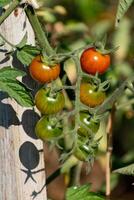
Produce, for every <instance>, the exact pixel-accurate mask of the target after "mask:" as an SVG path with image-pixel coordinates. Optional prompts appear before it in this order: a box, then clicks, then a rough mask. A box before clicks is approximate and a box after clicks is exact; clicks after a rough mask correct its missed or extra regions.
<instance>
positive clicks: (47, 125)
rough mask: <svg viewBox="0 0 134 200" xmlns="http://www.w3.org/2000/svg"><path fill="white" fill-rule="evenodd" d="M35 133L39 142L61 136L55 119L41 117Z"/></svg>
mask: <svg viewBox="0 0 134 200" xmlns="http://www.w3.org/2000/svg"><path fill="white" fill-rule="evenodd" d="M35 133H36V136H37V137H38V138H40V139H41V140H43V141H45V140H52V139H55V138H57V137H59V136H60V135H61V134H62V127H61V124H60V123H59V122H57V120H56V119H55V118H51V119H49V118H48V117H46V116H44V117H42V118H41V119H40V120H39V121H38V122H37V124H36V126H35Z"/></svg>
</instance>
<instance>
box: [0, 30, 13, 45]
mask: <svg viewBox="0 0 134 200" xmlns="http://www.w3.org/2000/svg"><path fill="white" fill-rule="evenodd" d="M0 37H1V38H2V40H4V41H5V42H6V43H7V44H9V46H11V47H12V48H15V49H16V46H15V45H13V44H12V43H10V42H9V41H8V40H7V39H6V38H5V37H4V36H3V35H2V34H1V33H0Z"/></svg>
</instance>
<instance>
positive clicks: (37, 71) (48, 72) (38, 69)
mask: <svg viewBox="0 0 134 200" xmlns="http://www.w3.org/2000/svg"><path fill="white" fill-rule="evenodd" d="M29 71H30V75H31V76H32V78H33V79H34V80H36V81H38V82H40V83H48V82H51V81H52V80H55V79H57V78H58V76H59V74H60V64H54V65H52V66H49V65H48V64H46V63H45V62H43V60H42V58H41V55H38V56H36V57H35V58H34V59H33V60H32V62H31V64H30V66H29Z"/></svg>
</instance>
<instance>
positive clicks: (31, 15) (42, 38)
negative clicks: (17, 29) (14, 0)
mask: <svg viewBox="0 0 134 200" xmlns="http://www.w3.org/2000/svg"><path fill="white" fill-rule="evenodd" d="M25 12H26V15H27V17H28V19H29V21H30V24H31V25H32V28H33V30H34V33H35V35H36V37H37V40H38V42H39V45H40V47H42V48H43V49H44V50H45V52H46V53H47V55H48V56H50V55H52V54H54V51H53V49H52V47H51V46H50V44H49V42H48V40H47V37H46V34H45V32H44V31H43V30H42V27H41V25H40V22H39V20H38V18H37V16H36V14H35V11H34V9H33V8H32V7H31V6H27V7H26V8H25Z"/></svg>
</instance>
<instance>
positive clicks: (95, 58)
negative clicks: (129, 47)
mask: <svg viewBox="0 0 134 200" xmlns="http://www.w3.org/2000/svg"><path fill="white" fill-rule="evenodd" d="M80 62H81V68H82V70H83V71H84V72H86V73H88V74H92V75H95V74H96V73H97V72H98V73H99V74H103V73H104V72H105V71H106V70H107V69H108V67H109V65H110V56H109V55H102V54H101V53H100V52H98V51H97V50H96V49H95V48H88V49H86V50H85V51H84V52H83V53H82V55H81V57H80Z"/></svg>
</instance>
